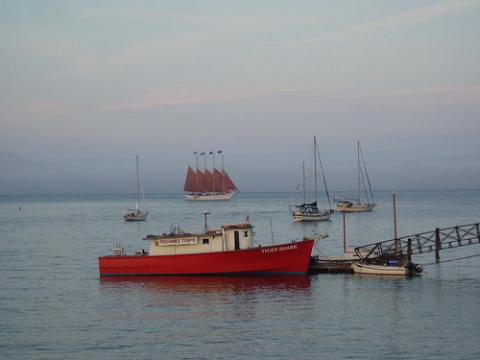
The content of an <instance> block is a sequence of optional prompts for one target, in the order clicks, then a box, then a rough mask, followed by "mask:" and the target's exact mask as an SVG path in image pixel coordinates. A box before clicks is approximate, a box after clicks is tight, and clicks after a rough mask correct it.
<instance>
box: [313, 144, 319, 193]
mask: <svg viewBox="0 0 480 360" xmlns="http://www.w3.org/2000/svg"><path fill="white" fill-rule="evenodd" d="M313 162H314V171H315V202H318V199H317V197H318V195H317V138H316V137H315V136H314V137H313Z"/></svg>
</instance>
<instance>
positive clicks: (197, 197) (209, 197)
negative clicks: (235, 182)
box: [185, 192, 236, 201]
mask: <svg viewBox="0 0 480 360" xmlns="http://www.w3.org/2000/svg"><path fill="white" fill-rule="evenodd" d="M235 194H236V192H228V193H206V194H186V195H185V199H187V200H188V201H226V200H230V199H231V198H232V197H233V196H234V195H235Z"/></svg>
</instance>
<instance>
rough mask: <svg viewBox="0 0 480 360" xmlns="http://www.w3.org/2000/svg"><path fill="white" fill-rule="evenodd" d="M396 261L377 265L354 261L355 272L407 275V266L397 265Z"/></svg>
mask: <svg viewBox="0 0 480 360" xmlns="http://www.w3.org/2000/svg"><path fill="white" fill-rule="evenodd" d="M395 263H396V262H392V265H389V264H387V265H377V264H365V263H361V262H357V263H352V269H353V272H354V273H355V274H369V275H394V276H405V275H407V268H406V267H405V266H398V265H395Z"/></svg>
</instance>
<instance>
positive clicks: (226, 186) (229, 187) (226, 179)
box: [223, 171, 238, 192]
mask: <svg viewBox="0 0 480 360" xmlns="http://www.w3.org/2000/svg"><path fill="white" fill-rule="evenodd" d="M223 191H224V192H229V191H235V192H238V189H237V187H236V186H235V184H234V183H233V181H232V179H230V176H228V174H227V172H226V171H224V173H223Z"/></svg>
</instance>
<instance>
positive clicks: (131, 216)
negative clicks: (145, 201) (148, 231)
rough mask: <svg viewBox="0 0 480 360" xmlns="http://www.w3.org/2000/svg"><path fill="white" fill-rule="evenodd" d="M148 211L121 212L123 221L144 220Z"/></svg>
mask: <svg viewBox="0 0 480 360" xmlns="http://www.w3.org/2000/svg"><path fill="white" fill-rule="evenodd" d="M147 216H148V212H143V211H140V210H138V211H133V212H127V213H125V214H123V219H124V220H125V221H145V220H147Z"/></svg>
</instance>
